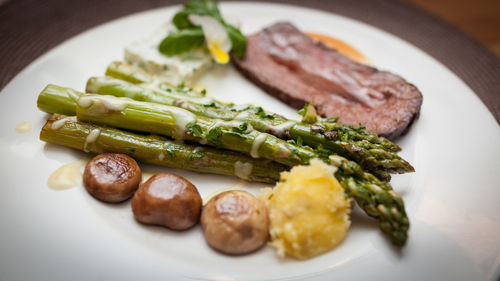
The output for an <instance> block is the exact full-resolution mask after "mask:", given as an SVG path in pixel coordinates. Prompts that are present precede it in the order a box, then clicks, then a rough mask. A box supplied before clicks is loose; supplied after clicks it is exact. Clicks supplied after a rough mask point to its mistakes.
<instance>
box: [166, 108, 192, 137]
mask: <svg viewBox="0 0 500 281" xmlns="http://www.w3.org/2000/svg"><path fill="white" fill-rule="evenodd" d="M158 106H160V105H158ZM164 106H166V105H164ZM167 107H168V111H170V112H171V113H172V116H173V117H174V118H175V127H176V134H175V136H174V138H175V139H182V138H183V137H184V134H185V133H186V125H187V124H189V123H191V122H195V121H196V115H194V114H193V113H191V112H189V111H187V110H185V109H182V108H178V107H175V106H167Z"/></svg>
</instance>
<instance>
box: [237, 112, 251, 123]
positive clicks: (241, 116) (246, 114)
mask: <svg viewBox="0 0 500 281" xmlns="http://www.w3.org/2000/svg"><path fill="white" fill-rule="evenodd" d="M249 117H250V112H248V111H242V112H240V113H239V114H238V115H236V117H234V119H233V120H236V121H245V120H248V118H249Z"/></svg>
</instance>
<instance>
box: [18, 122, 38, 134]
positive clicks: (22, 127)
mask: <svg viewBox="0 0 500 281" xmlns="http://www.w3.org/2000/svg"><path fill="white" fill-rule="evenodd" d="M31 129H33V124H31V122H19V123H17V124H16V126H15V127H14V130H15V131H16V132H18V133H20V134H24V133H27V132H29V131H31Z"/></svg>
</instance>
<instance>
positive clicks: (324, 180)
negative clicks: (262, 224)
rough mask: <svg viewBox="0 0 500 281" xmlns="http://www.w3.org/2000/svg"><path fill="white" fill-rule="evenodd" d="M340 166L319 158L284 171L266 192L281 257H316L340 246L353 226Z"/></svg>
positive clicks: (273, 242)
mask: <svg viewBox="0 0 500 281" xmlns="http://www.w3.org/2000/svg"><path fill="white" fill-rule="evenodd" d="M336 170H337V168H336V167H332V166H328V165H326V164H325V163H324V162H323V161H321V160H318V159H313V160H311V163H310V164H309V165H307V166H295V167H293V168H292V169H291V170H290V172H283V173H282V174H281V180H280V182H278V183H277V184H276V186H275V187H274V189H271V188H267V189H264V190H263V191H262V195H261V198H262V199H263V200H264V201H265V202H266V206H267V209H268V212H269V220H270V236H271V242H270V244H271V246H273V247H274V248H276V250H277V253H278V255H279V256H281V257H285V256H290V257H294V258H296V259H299V260H303V259H308V258H312V257H314V256H317V255H320V254H323V253H325V252H327V251H329V250H331V249H333V248H334V247H336V246H337V245H338V244H339V243H340V242H342V240H343V239H344V237H345V235H346V234H347V231H348V230H349V226H350V224H351V222H350V220H349V214H350V212H351V199H349V198H348V197H347V195H346V194H345V193H344V189H343V188H342V186H341V185H340V183H339V182H338V181H337V179H336V178H335V177H334V176H333V175H334V174H335V172H336Z"/></svg>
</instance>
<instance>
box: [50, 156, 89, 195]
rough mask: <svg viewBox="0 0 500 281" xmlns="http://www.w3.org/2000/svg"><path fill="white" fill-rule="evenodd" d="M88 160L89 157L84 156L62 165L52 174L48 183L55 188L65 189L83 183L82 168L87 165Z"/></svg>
mask: <svg viewBox="0 0 500 281" xmlns="http://www.w3.org/2000/svg"><path fill="white" fill-rule="evenodd" d="M88 161H89V159H86V158H83V159H80V160H76V161H74V162H72V163H68V164H65V165H62V166H61V167H59V168H58V169H57V170H55V171H54V172H52V174H50V176H49V179H48V180H47V185H48V186H49V187H50V188H52V189H54V190H64V189H68V188H71V187H75V186H78V185H80V184H81V183H82V172H81V169H82V168H83V167H85V166H86V165H87V163H88Z"/></svg>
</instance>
